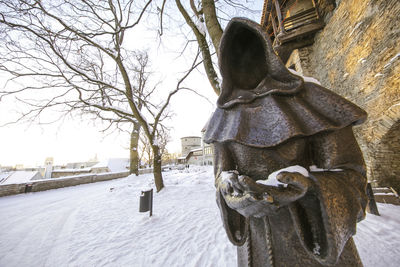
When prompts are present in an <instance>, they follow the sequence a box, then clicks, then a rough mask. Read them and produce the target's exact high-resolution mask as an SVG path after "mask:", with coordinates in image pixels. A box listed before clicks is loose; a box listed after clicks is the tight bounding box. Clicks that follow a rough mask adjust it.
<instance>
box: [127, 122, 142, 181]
mask: <svg viewBox="0 0 400 267" xmlns="http://www.w3.org/2000/svg"><path fill="white" fill-rule="evenodd" d="M139 131H140V124H139V123H137V122H136V123H133V129H132V132H131V144H130V150H129V151H130V166H129V173H130V174H133V173H134V174H136V176H138V175H139V154H138V144H139Z"/></svg>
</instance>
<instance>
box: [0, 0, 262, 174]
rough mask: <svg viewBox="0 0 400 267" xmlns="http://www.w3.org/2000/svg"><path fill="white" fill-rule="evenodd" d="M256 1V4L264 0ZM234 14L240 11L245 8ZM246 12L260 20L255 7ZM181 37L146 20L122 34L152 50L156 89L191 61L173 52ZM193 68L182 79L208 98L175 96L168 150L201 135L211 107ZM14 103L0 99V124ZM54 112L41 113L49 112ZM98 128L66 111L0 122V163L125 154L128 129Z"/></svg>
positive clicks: (170, 83)
mask: <svg viewBox="0 0 400 267" xmlns="http://www.w3.org/2000/svg"><path fill="white" fill-rule="evenodd" d="M255 2H256V3H255V6H257V7H259V8H260V9H261V8H262V2H263V1H261V0H258V1H255ZM178 15H179V16H180V14H178ZM236 15H239V16H245V15H246V14H236ZM246 16H249V15H246ZM251 16H253V17H254V18H255V19H256V20H259V17H260V12H259V13H257V14H253V15H251ZM224 23H226V22H224ZM186 32H187V31H186ZM138 36H140V38H138ZM183 41H184V40H183V39H182V38H180V37H179V35H168V34H165V35H164V36H163V40H162V43H160V42H159V41H158V40H157V38H156V33H155V32H154V31H153V32H152V31H149V30H148V29H146V27H145V26H143V27H141V28H137V29H135V32H134V36H132V37H131V38H129V37H128V38H126V40H125V42H126V43H125V44H127V45H128V46H129V47H132V48H139V49H143V48H146V49H148V51H149V53H150V54H151V55H150V57H151V64H152V69H153V70H154V71H155V72H156V73H157V74H156V78H155V79H157V80H160V81H162V83H161V85H160V87H161V89H162V90H160V93H159V94H160V95H162V94H164V93H168V92H169V91H171V90H173V89H174V87H175V84H176V81H177V79H179V77H180V76H182V74H181V72H182V71H184V70H186V69H187V68H188V66H190V64H191V62H190V59H191V58H190V56H191V55H190V54H189V55H186V56H178V52H179V51H177V50H176V48H179V47H182V46H183ZM193 47H196V46H193ZM193 51H194V50H193ZM198 69H199V70H198V71H195V72H194V73H193V74H191V76H190V77H189V79H188V80H187V83H186V85H187V86H189V87H190V88H192V89H194V90H196V91H197V92H198V93H199V94H201V95H203V96H204V97H206V98H207V99H208V100H206V99H205V98H203V97H200V96H197V95H196V94H194V93H191V92H188V91H181V92H179V93H178V95H176V96H174V98H173V99H172V103H171V110H172V111H173V113H174V116H173V118H172V119H171V121H170V122H169V123H168V124H169V126H170V127H171V129H172V130H171V132H170V136H171V142H170V143H169V144H168V146H167V148H168V151H169V152H171V153H174V152H178V153H179V152H180V138H181V137H183V136H188V135H195V136H200V134H201V133H200V131H201V129H202V128H203V126H204V125H205V123H206V122H207V120H208V118H209V116H210V115H211V113H212V111H213V110H214V109H215V104H214V103H215V102H216V99H217V96H216V95H215V93H214V92H213V90H212V88H211V86H210V85H209V83H208V80H207V78H206V76H205V75H204V71H203V66H202V65H201V66H199V68H198ZM5 81H6V77H5V76H4V73H0V86H1V87H3V86H4V84H5ZM161 98H162V96H161ZM18 109H19V107H18V106H16V104H15V101H14V100H13V99H12V98H7V99H5V100H4V101H2V102H0V125H1V124H3V123H5V122H8V121H10V119H12V118H13V116H14V115H15V111H18ZM53 115H54V114H51V113H47V114H45V116H49V117H51V116H53ZM103 128H104V125H101V123H100V122H98V121H96V122H93V121H90V120H88V119H87V118H82V117H79V116H76V117H73V118H71V117H67V118H65V119H64V120H62V121H57V122H56V123H54V124H50V125H38V124H36V123H31V124H13V125H8V126H6V127H2V128H0V166H10V165H11V166H14V165H16V164H24V166H37V165H43V163H44V161H45V158H46V157H53V158H54V161H55V163H56V164H65V163H67V162H78V161H87V160H89V159H91V158H94V157H95V156H96V155H97V157H98V159H99V160H103V159H107V158H111V157H129V150H128V147H129V136H128V134H126V133H118V132H113V133H110V132H107V133H102V132H100V131H101V130H102V129H103Z"/></svg>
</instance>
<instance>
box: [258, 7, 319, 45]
mask: <svg viewBox="0 0 400 267" xmlns="http://www.w3.org/2000/svg"><path fill="white" fill-rule="evenodd" d="M261 25H262V26H264V27H265V28H266V31H267V33H268V34H269V35H270V37H271V40H272V41H273V42H275V43H279V44H284V43H287V42H290V41H295V40H296V39H302V38H303V39H304V38H305V37H307V36H310V37H313V34H314V33H315V32H317V31H318V30H320V29H322V28H323V27H324V26H325V24H324V22H323V20H322V19H321V17H320V15H319V12H318V1H317V0H265V2H264V10H263V16H262V18H261Z"/></svg>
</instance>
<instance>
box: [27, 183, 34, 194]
mask: <svg viewBox="0 0 400 267" xmlns="http://www.w3.org/2000/svg"><path fill="white" fill-rule="evenodd" d="M32 185H33V184H26V185H25V193H29V192H32Z"/></svg>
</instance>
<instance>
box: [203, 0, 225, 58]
mask: <svg viewBox="0 0 400 267" xmlns="http://www.w3.org/2000/svg"><path fill="white" fill-rule="evenodd" d="M202 5H203V12H204V18H205V20H206V26H207V31H208V34H209V35H210V37H211V40H212V43H213V45H214V48H215V51H216V52H217V54H219V42H220V40H221V37H222V33H223V31H222V28H221V25H220V24H219V22H218V18H217V14H216V13H215V3H214V0H202Z"/></svg>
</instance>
